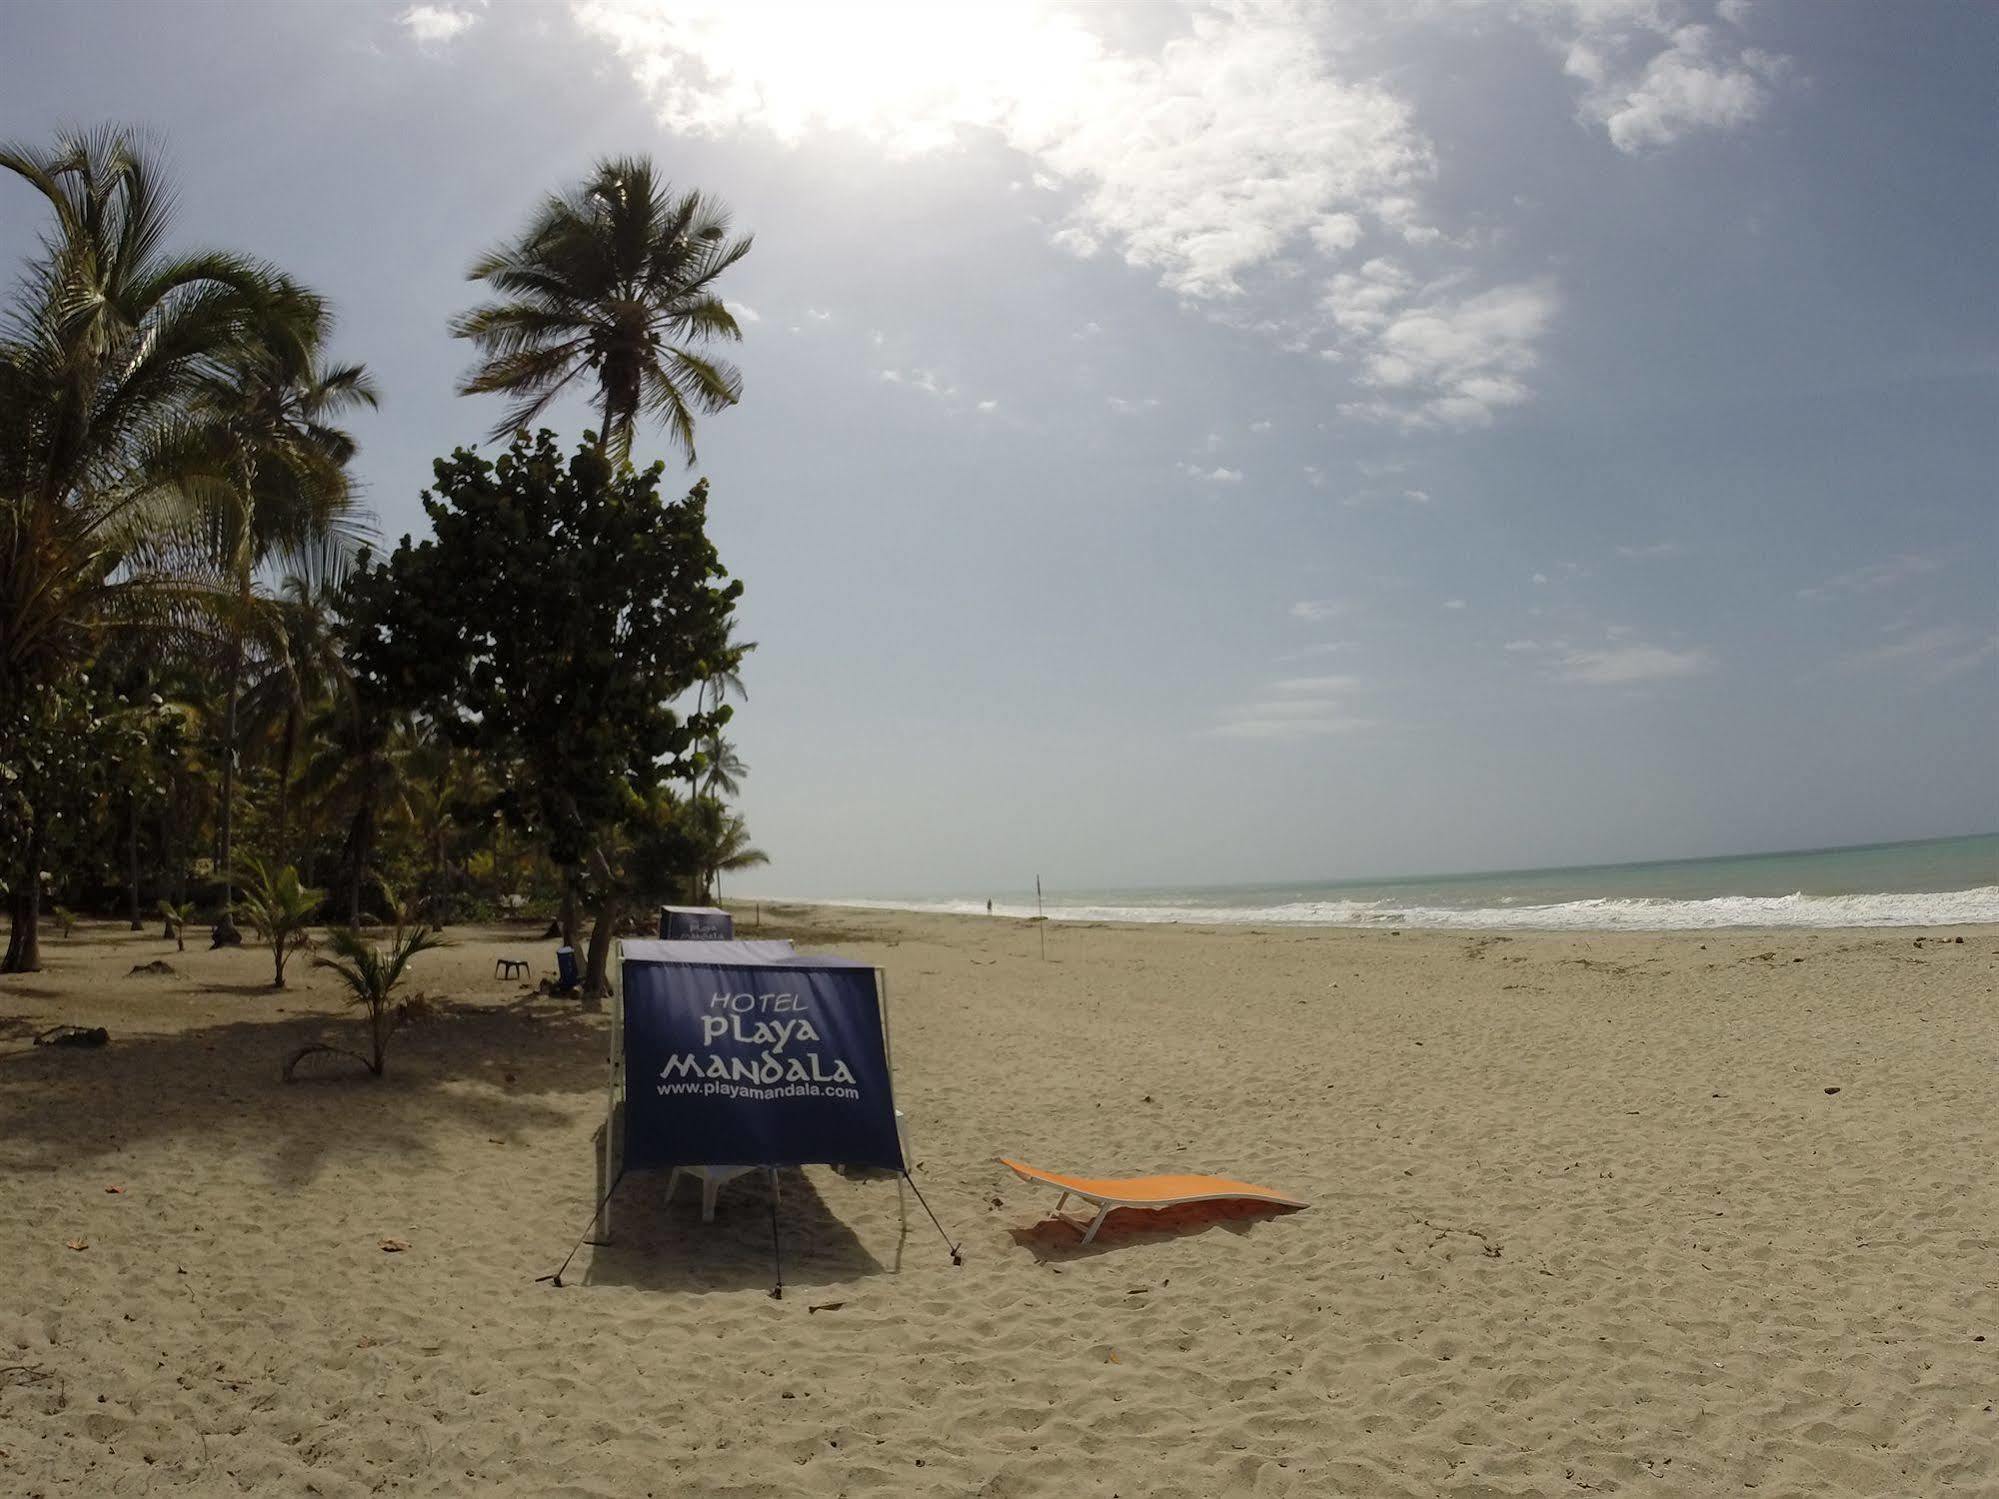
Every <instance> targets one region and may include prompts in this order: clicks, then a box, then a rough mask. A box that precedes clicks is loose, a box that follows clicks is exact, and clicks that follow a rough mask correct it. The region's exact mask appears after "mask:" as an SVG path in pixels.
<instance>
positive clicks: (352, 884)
mask: <svg viewBox="0 0 1999 1499" xmlns="http://www.w3.org/2000/svg"><path fill="white" fill-rule="evenodd" d="M374 841H375V792H374V786H373V784H372V778H371V784H370V785H369V787H368V789H367V790H366V791H364V792H363V793H362V795H361V805H360V806H359V807H357V808H355V810H354V823H353V827H352V829H351V830H350V831H349V834H348V838H347V846H348V848H349V849H350V850H351V851H352V853H353V864H352V868H351V870H350V871H349V883H348V887H347V924H348V925H349V926H351V927H354V928H356V929H359V927H360V925H361V887H362V886H363V885H364V884H365V883H366V881H367V871H368V852H369V846H370V845H371V844H372V843H373V842H374Z"/></svg>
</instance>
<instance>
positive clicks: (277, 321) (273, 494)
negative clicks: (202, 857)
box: [160, 279, 377, 943]
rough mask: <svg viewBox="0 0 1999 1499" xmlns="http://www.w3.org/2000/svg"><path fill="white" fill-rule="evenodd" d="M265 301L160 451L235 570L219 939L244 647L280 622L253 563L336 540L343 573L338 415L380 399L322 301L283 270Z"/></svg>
mask: <svg viewBox="0 0 1999 1499" xmlns="http://www.w3.org/2000/svg"><path fill="white" fill-rule="evenodd" d="M264 300H265V301H266V303H267V304H268V306H269V308H270V310H271V315H270V316H268V317H267V318H266V319H265V320H264V321H263V322H262V323H261V324H260V325H259V328H258V336H257V337H254V338H252V339H249V340H246V341H244V342H243V343H242V344H241V345H240V346H239V347H238V348H237V349H236V350H235V351H234V354H233V357H231V358H230V359H229V360H227V361H226V362H224V363H223V364H222V365H221V366H220V367H219V368H217V369H215V370H213V371H212V372H210V373H209V374H208V375H207V376H206V377H205V378H204V379H203V381H202V382H201V387H200V389H199V390H198V392H197V394H196V399H195V408H196V412H197V413H198V416H197V420H196V421H195V422H194V423H193V424H192V425H190V426H188V427H187V428H185V429H183V430H182V431H181V432H180V433H178V434H176V439H175V441H174V442H173V443H172V444H171V445H170V447H168V448H167V449H166V450H164V451H163V454H162V457H161V460H160V464H161V467H162V468H163V469H165V470H166V471H167V472H169V473H171V474H172V475H173V478H174V481H175V482H176V483H177V484H178V485H179V486H180V487H181V488H182V489H183V490H184V491H186V492H187V493H188V494H189V495H190V496H191V497H192V498H193V499H194V500H195V501H196V502H197V503H198V504H199V505H200V506H201V507H202V513H203V516H204V519H205V522H206V528H207V537H208V542H209V546H210V548H211V549H212V552H213V555H214V558H215V560H216V562H217V563H218V564H219V565H220V566H221V568H222V570H223V572H224V574H225V576H226V577H227V578H228V580H229V600H228V606H227V608H226V611H225V615H224V619H225V624H226V627H227V631H228V638H229V652H228V662H227V667H226V680H227V687H228V697H227V704H226V707H225V709H224V713H223V729H222V733H223V748H222V792H221V796H222V800H221V812H220V817H219V823H220V826H219V836H218V842H219V845H220V846H219V857H218V859H217V864H218V866H219V868H220V871H221V874H222V882H223V903H224V909H223V916H222V920H221V921H220V922H219V923H218V924H217V926H216V941H217V942H218V943H220V942H224V941H229V940H233V939H234V935H235V933H234V927H233V925H232V923H231V922H230V919H229V909H228V908H229V903H230V902H231V901H232V900H233V899H234V884H233V880H234V863H233V852H234V851H233V847H232V833H233V829H234V820H235V802H236V797H235V787H236V768H237V760H238V757H239V754H240V750H241V746H240V743H239V739H238V723H237V719H238V708H239V705H240V702H241V698H242V676H243V648H244V644H245V641H246V639H247V638H248V637H249V636H251V635H252V634H253V633H254V632H255V631H257V630H258V629H260V628H263V629H266V630H268V629H270V628H272V627H273V626H274V625H275V624H276V623H277V621H276V620H275V618H274V617H273V611H272V610H271V609H270V608H269V605H268V601H267V600H264V599H262V598H260V597H259V596H258V594H257V589H256V575H257V570H258V568H259V567H261V566H262V565H264V564H265V563H266V562H268V561H271V560H272V559H274V558H285V559H290V560H293V561H294V562H295V563H297V564H298V565H299V566H302V567H310V566H311V565H312V559H313V558H314V557H315V555H316V554H324V553H326V552H327V551H328V550H331V551H332V552H333V553H334V554H335V555H336V556H337V557H338V558H340V559H341V560H340V562H336V563H335V564H333V566H332V567H331V569H330V570H331V572H332V573H333V574H334V575H335V576H336V577H337V575H338V572H339V571H340V570H341V566H342V564H343V563H344V559H345V557H346V555H347V554H348V553H349V552H351V551H352V550H353V549H354V548H356V547H357V546H358V544H359V542H360V541H361V539H362V537H363V536H364V535H365V534H366V530H365V526H364V525H363V524H362V522H361V521H360V509H359V502H358V501H357V499H356V497H355V494H354V489H353V485H352V482H351V480H350V478H349V475H348V473H347V464H348V462H349V461H350V460H351V459H352V458H353V456H354V453H355V443H354V439H353V438H352V437H351V436H349V435H348V434H347V433H346V432H345V431H343V430H342V429H340V428H339V427H337V426H335V425H333V422H334V420H335V419H336V418H338V417H339V416H341V415H343V414H344V413H346V412H348V411H351V410H354V409H357V408H359V407H363V406H367V407H373V406H374V405H376V403H377V397H376V392H375V385H374V381H373V379H372V378H371V377H370V376H369V374H368V372H367V371H366V370H365V369H364V368H363V367H362V366H360V365H358V364H341V365H327V364H325V363H324V362H323V357H322V355H323V350H324V347H325V345H326V342H327V340H328V339H329V337H330V336H331V333H332V328H333V317H332V313H331V312H330V311H329V310H328V308H327V306H326V303H325V302H324V301H323V300H322V299H320V298H319V297H317V296H314V295H313V294H311V293H310V292H307V291H304V290H303V289H302V288H300V287H298V286H296V285H294V284H293V283H291V282H289V281H286V280H283V279H280V280H278V281H277V282H276V283H275V284H274V286H273V287H272V288H271V289H270V291H269V292H268V293H267V295H266V297H265V299H264ZM322 566H324V565H323V564H322Z"/></svg>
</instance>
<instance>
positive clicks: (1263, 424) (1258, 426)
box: [1249, 419, 1270, 432]
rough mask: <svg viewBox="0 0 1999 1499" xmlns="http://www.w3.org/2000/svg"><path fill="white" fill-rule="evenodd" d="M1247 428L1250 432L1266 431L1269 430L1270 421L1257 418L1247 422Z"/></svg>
mask: <svg viewBox="0 0 1999 1499" xmlns="http://www.w3.org/2000/svg"><path fill="white" fill-rule="evenodd" d="M1249 430H1250V431H1252V432H1268V431H1269V430H1270V423H1269V422H1268V421H1264V420H1260V419H1259V420H1257V421H1253V422H1251V423H1250V424H1249Z"/></svg>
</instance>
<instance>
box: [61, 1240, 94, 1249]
mask: <svg viewBox="0 0 1999 1499" xmlns="http://www.w3.org/2000/svg"><path fill="white" fill-rule="evenodd" d="M65 1242H66V1243H68V1245H69V1247H70V1248H71V1249H77V1250H83V1249H88V1248H89V1247H90V1240H88V1239H69V1240H66V1241H65Z"/></svg>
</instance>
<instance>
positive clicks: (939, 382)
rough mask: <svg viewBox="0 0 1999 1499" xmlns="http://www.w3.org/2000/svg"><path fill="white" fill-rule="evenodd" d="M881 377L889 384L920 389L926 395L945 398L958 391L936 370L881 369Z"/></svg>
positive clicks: (940, 398) (939, 398)
mask: <svg viewBox="0 0 1999 1499" xmlns="http://www.w3.org/2000/svg"><path fill="white" fill-rule="evenodd" d="M881 378H882V379H883V380H885V381H886V382H887V383H889V384H890V385H901V386H906V387H907V388H908V389H910V390H920V391H922V392H923V394H925V395H926V396H935V397H936V398H937V399H938V400H940V401H942V400H947V399H949V398H950V397H952V396H955V395H956V394H957V393H958V387H957V386H955V385H952V384H950V383H949V382H947V381H946V380H945V378H944V377H943V376H942V375H940V374H938V373H937V371H936V370H924V369H913V370H907V371H905V370H883V371H882V372H881Z"/></svg>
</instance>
